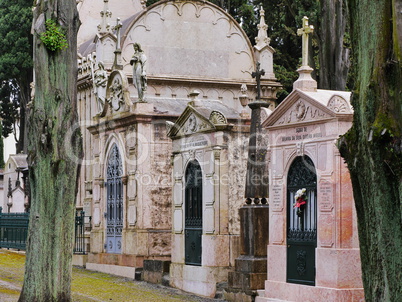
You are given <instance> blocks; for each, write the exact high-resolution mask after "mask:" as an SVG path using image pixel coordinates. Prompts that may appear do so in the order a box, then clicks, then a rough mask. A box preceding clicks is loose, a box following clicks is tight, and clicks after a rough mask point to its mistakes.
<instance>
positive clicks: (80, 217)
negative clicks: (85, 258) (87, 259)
mask: <svg viewBox="0 0 402 302" xmlns="http://www.w3.org/2000/svg"><path fill="white" fill-rule="evenodd" d="M91 219H92V217H91V216H85V212H84V211H77V212H76V213H75V242H74V254H83V255H85V254H86V253H87V252H88V251H87V249H86V244H87V243H86V240H85V231H90V230H91Z"/></svg>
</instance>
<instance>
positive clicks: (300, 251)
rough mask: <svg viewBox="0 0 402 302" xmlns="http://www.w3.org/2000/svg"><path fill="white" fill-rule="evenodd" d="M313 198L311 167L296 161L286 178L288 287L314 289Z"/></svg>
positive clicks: (306, 159)
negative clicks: (295, 285) (302, 286)
mask: <svg viewBox="0 0 402 302" xmlns="http://www.w3.org/2000/svg"><path fill="white" fill-rule="evenodd" d="M303 189H304V190H303ZM299 190H300V191H299ZM298 191H299V194H298ZM316 196H317V176H316V171H315V167H314V163H313V162H312V160H311V159H310V158H309V157H308V156H299V157H296V159H295V160H294V161H293V163H292V165H291V166H290V169H289V173H288V177H287V282H289V283H298V284H305V285H313V286H314V285H315V249H316V247H317V199H316ZM297 197H299V198H297Z"/></svg>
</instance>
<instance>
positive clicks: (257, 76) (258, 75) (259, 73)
mask: <svg viewBox="0 0 402 302" xmlns="http://www.w3.org/2000/svg"><path fill="white" fill-rule="evenodd" d="M260 65H261V64H260V62H257V70H256V71H253V73H252V74H251V76H252V77H253V78H255V79H256V81H257V101H259V100H260V99H261V76H263V75H265V70H264V69H260Z"/></svg>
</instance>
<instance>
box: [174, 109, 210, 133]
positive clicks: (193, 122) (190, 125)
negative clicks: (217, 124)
mask: <svg viewBox="0 0 402 302" xmlns="http://www.w3.org/2000/svg"><path fill="white" fill-rule="evenodd" d="M209 128H211V126H210V125H208V123H206V122H205V121H202V120H201V119H199V118H197V117H196V115H195V114H194V113H191V115H190V116H189V117H188V119H187V121H186V122H185V123H184V125H183V126H182V127H181V129H180V130H179V131H178V133H177V135H187V134H192V133H197V132H199V131H203V130H205V129H209Z"/></svg>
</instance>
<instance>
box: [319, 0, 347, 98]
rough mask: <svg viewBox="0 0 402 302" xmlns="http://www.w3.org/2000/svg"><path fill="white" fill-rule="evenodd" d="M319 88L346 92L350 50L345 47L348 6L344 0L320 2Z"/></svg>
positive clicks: (324, 0)
mask: <svg viewBox="0 0 402 302" xmlns="http://www.w3.org/2000/svg"><path fill="white" fill-rule="evenodd" d="M320 4H321V18H320V20H321V22H320V25H319V28H318V35H319V37H320V38H319V41H320V45H319V49H320V51H319V58H320V71H319V87H320V88H321V89H332V90H345V87H346V80H347V76H348V71H349V65H350V63H349V49H348V48H346V47H344V43H343V42H344V41H343V40H344V36H345V30H346V24H347V6H346V3H345V2H344V1H343V0H320Z"/></svg>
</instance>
